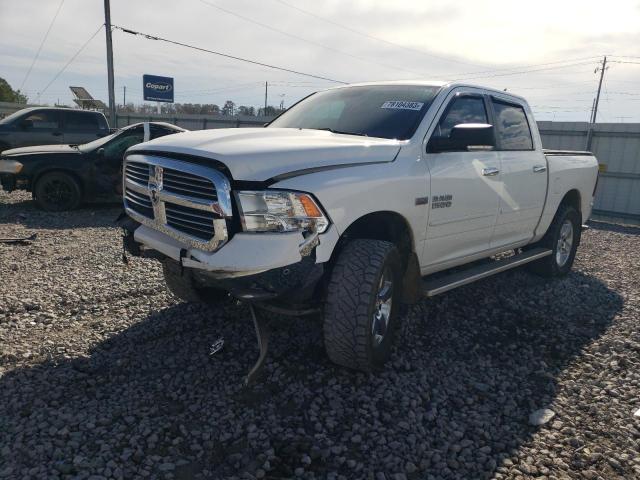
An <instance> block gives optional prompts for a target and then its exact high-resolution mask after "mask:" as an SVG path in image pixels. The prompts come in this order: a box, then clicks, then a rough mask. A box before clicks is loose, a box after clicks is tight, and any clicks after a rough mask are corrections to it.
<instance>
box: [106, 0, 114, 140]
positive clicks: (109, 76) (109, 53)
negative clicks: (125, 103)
mask: <svg viewBox="0 0 640 480" xmlns="http://www.w3.org/2000/svg"><path fill="white" fill-rule="evenodd" d="M104 31H105V34H106V36H107V82H108V87H109V123H110V124H111V126H112V127H113V126H115V124H116V95H115V92H114V90H113V89H114V86H113V45H112V42H111V6H110V5H109V0H104Z"/></svg>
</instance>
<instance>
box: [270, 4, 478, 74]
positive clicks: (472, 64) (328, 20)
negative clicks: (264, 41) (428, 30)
mask: <svg viewBox="0 0 640 480" xmlns="http://www.w3.org/2000/svg"><path fill="white" fill-rule="evenodd" d="M275 1H276V2H278V3H280V4H282V5H284V6H286V7H288V8H291V9H293V10H297V11H298V12H301V13H303V14H305V15H309V16H310V17H314V18H317V19H318V20H322V21H323V22H327V23H330V24H331V25H334V26H336V27H339V28H342V29H343V30H346V31H348V32H351V33H354V34H356V35H360V36H361V37H365V38H368V39H371V40H375V41H377V42H382V43H386V44H387V45H391V46H393V47H396V48H401V49H403V50H407V51H410V52H414V53H418V54H420V55H425V56H427V57H432V58H437V59H438V60H442V61H445V62H449V63H458V64H460V65H471V66H474V67H482V66H484V65H481V64H478V63H471V62H463V61H461V60H453V59H451V58H447V57H443V56H440V55H435V54H433V53H430V52H425V51H424V50H419V49H417V48H411V47H407V46H406V45H400V44H398V43H395V42H391V41H389V40H385V39H384V38H380V37H376V36H374V35H371V34H369V33H366V32H362V31H360V30H356V29H355V28H351V27H349V26H347V25H343V24H342V23H338V22H335V21H333V20H331V19H329V18H326V17H323V16H321V15H318V14H316V13H313V12H310V11H309V10H305V9H303V8H300V7H298V6H296V5H291V4H290V3H288V2H284V1H283V0H275Z"/></svg>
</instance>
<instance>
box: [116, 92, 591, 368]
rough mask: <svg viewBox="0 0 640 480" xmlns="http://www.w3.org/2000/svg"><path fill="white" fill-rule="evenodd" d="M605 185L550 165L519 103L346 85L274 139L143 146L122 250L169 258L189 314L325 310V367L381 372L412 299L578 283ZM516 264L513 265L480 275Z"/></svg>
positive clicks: (585, 157) (127, 186) (576, 162)
mask: <svg viewBox="0 0 640 480" xmlns="http://www.w3.org/2000/svg"><path fill="white" fill-rule="evenodd" d="M597 175H598V164H597V161H596V159H595V158H594V156H593V155H592V154H590V153H588V152H561V151H543V149H542V144H541V141H540V135H539V133H538V130H537V127H536V122H535V120H534V118H533V115H532V113H531V109H530V108H529V106H528V104H527V102H526V101H525V100H524V99H523V98H521V97H518V96H515V95H512V94H510V93H506V92H502V91H496V90H491V89H487V88H482V87H478V86H472V85H464V84H459V83H436V82H384V83H367V84H358V85H349V86H344V87H338V88H333V89H329V90H325V91H322V92H318V93H315V94H313V95H311V96H309V97H307V98H305V99H303V100H302V101H300V102H298V103H297V104H296V105H294V106H293V107H291V108H290V109H289V110H287V111H286V112H285V113H284V114H282V115H281V116H280V117H278V118H276V119H275V120H274V121H272V122H271V123H270V124H269V125H267V126H266V128H251V129H219V130H205V131H196V132H187V133H180V134H177V135H172V136H170V137H166V138H161V139H158V140H153V141H151V142H148V143H145V144H142V145H139V146H134V147H132V148H130V149H129V150H128V152H127V154H126V161H125V175H124V179H123V186H124V191H125V196H124V206H125V210H126V213H127V214H128V215H129V217H130V218H131V221H129V224H128V225H127V229H128V231H129V235H128V236H127V237H126V239H125V243H126V245H127V247H128V249H129V251H131V252H133V253H134V254H137V255H146V256H154V257H156V258H160V259H161V260H162V261H163V265H164V272H165V278H166V282H167V284H168V286H169V288H170V289H171V290H172V291H173V292H174V293H176V294H177V295H178V296H179V297H181V298H183V299H185V300H189V301H217V300H219V299H221V298H222V297H223V296H224V295H227V294H228V293H230V294H231V295H232V296H234V297H236V298H239V299H243V300H246V301H247V302H251V303H252V304H253V305H259V306H262V307H265V308H271V309H272V310H273V309H275V308H276V306H277V311H280V312H282V313H291V312H292V311H293V312H294V313H295V312H298V313H306V312H311V311H320V312H322V317H323V322H324V327H323V328H324V338H325V346H326V350H327V353H328V355H329V357H330V358H331V359H332V360H333V361H334V362H336V363H338V364H340V365H344V366H346V367H350V368H355V369H359V370H364V371H370V370H373V369H376V368H379V367H381V366H382V364H383V363H384V362H385V360H386V359H387V358H388V356H389V351H390V345H391V342H392V340H393V335H394V330H395V327H396V326H397V325H396V324H397V323H398V310H399V308H398V307H399V304H400V303H401V302H415V301H416V300H417V299H418V298H420V297H421V296H433V295H436V294H439V293H442V292H445V291H447V290H450V289H451V288H455V287H457V286H460V285H464V284H466V283H469V282H472V281H475V280H479V279H481V278H484V277H487V276H489V275H492V274H494V273H497V272H501V271H504V270H506V269H509V268H513V267H515V266H519V265H523V264H525V263H529V264H530V266H531V268H532V270H534V271H535V272H537V273H540V274H542V275H545V276H548V277H554V276H561V275H565V274H567V272H568V271H569V270H570V269H571V265H572V263H573V260H574V256H575V254H576V249H577V247H578V245H579V243H580V234H581V226H582V224H583V223H584V222H585V221H586V220H587V219H588V218H589V215H590V213H591V208H592V203H593V195H594V192H595V186H596V182H597ZM502 252H515V253H514V255H512V256H509V257H507V258H502V259H501V260H496V261H492V262H483V263H481V264H480V265H478V262H476V261H477V260H480V259H484V258H488V257H492V256H495V255H496V254H500V253H502ZM501 257H504V255H502V256H501ZM471 262H475V263H474V264H473V266H471V267H469V268H466V269H460V268H458V269H456V272H455V273H451V274H447V273H440V274H439V275H437V276H436V277H433V276H432V274H434V273H436V272H443V271H445V270H448V269H451V268H452V267H459V266H461V265H465V264H471ZM227 292H228V293H227ZM286 305H289V307H288V310H287V309H285V306H286ZM294 305H295V308H294V307H293V306H294ZM252 312H253V310H252ZM256 327H260V322H259V321H256ZM257 331H258V336H259V340H260V337H261V336H264V334H265V332H264V329H263V328H257ZM261 347H263V353H264V350H266V345H265V342H264V341H263V342H261ZM263 357H264V355H262V356H261V359H262V358H263Z"/></svg>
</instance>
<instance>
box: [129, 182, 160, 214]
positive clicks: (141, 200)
mask: <svg viewBox="0 0 640 480" xmlns="http://www.w3.org/2000/svg"><path fill="white" fill-rule="evenodd" d="M124 199H125V205H126V206H128V207H129V208H130V209H132V210H134V211H135V212H136V213H139V214H140V215H144V216H145V217H147V218H153V204H152V203H151V198H149V195H146V194H142V193H138V192H136V191H134V190H131V189H130V188H127V189H126V191H125V194H124Z"/></svg>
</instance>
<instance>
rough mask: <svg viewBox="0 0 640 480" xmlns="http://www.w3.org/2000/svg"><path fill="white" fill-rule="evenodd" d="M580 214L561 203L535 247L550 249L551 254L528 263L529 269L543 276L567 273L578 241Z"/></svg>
mask: <svg viewBox="0 0 640 480" xmlns="http://www.w3.org/2000/svg"><path fill="white" fill-rule="evenodd" d="M581 233H582V230H581V216H580V214H579V213H578V211H577V210H576V209H575V208H573V207H570V206H568V205H561V206H560V208H558V212H557V213H556V216H555V217H554V219H553V221H552V222H551V225H550V226H549V230H547V233H546V234H545V236H544V237H543V238H542V240H540V242H538V243H537V244H536V245H534V246H536V247H544V248H548V249H550V250H551V252H552V253H551V255H549V256H547V257H544V258H541V259H540V260H536V261H535V262H532V263H531V264H530V269H531V271H533V272H534V273H537V274H538V275H542V276H543V277H562V276H564V275H566V274H567V273H569V271H570V270H571V266H572V265H573V261H574V259H575V257H576V251H577V249H578V244H579V243H580V234H581Z"/></svg>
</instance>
